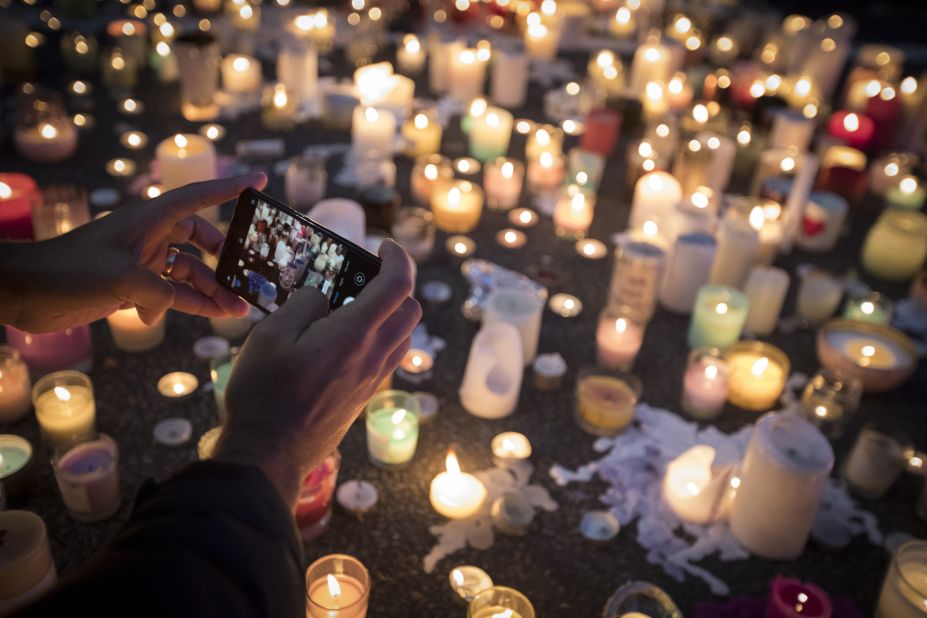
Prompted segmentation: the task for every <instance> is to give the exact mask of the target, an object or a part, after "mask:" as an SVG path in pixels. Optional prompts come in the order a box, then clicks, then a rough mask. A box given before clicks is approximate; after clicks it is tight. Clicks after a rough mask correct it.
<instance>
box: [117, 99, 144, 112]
mask: <svg viewBox="0 0 927 618" xmlns="http://www.w3.org/2000/svg"><path fill="white" fill-rule="evenodd" d="M119 111H120V112H122V113H123V114H125V115H126V116H138V115H139V114H141V113H142V112H143V111H145V105H144V104H143V103H142V102H141V101H139V100H138V99H133V98H132V97H128V98H125V99H123V100H121V101H120V102H119Z"/></svg>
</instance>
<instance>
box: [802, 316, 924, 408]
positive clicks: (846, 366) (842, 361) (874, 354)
mask: <svg viewBox="0 0 927 618" xmlns="http://www.w3.org/2000/svg"><path fill="white" fill-rule="evenodd" d="M817 351H818V358H819V359H820V360H821V364H822V365H823V366H824V367H827V368H828V369H835V370H837V371H840V372H842V373H844V374H846V375H848V376H851V377H854V378H856V379H858V380H859V381H860V382H861V383H862V386H863V389H864V390H865V391H866V392H883V391H886V390H890V389H892V388H894V387H896V386H898V385H899V384H900V383H901V382H903V381H904V380H905V379H907V378H908V377H909V376H910V374H911V371H912V369H913V368H914V366H915V364H916V362H917V354H916V352H915V350H914V345H913V343H911V340H910V339H908V337H907V336H905V335H904V334H903V333H901V332H900V331H898V330H895V329H893V328H891V327H888V326H882V325H879V324H872V323H870V322H860V321H857V320H834V321H833V322H829V323H828V324H826V325H825V326H824V327H822V329H821V330H820V331H819V333H818V346H817Z"/></svg>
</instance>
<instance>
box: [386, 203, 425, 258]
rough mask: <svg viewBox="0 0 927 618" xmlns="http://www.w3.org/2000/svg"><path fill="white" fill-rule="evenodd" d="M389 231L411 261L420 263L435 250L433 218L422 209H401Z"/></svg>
mask: <svg viewBox="0 0 927 618" xmlns="http://www.w3.org/2000/svg"><path fill="white" fill-rule="evenodd" d="M390 231H391V233H392V236H393V240H395V241H396V242H397V243H399V244H400V245H402V248H403V249H405V250H406V252H408V254H409V255H410V256H412V259H413V260H415V261H416V262H418V263H422V262H424V261H425V260H427V259H428V258H429V256H431V253H432V251H434V248H435V234H436V233H437V232H436V228H435V223H434V217H433V216H432V214H431V213H430V212H429V211H427V210H425V209H424V208H401V209H399V213H398V214H397V215H396V221H395V222H394V223H393V226H392V228H390Z"/></svg>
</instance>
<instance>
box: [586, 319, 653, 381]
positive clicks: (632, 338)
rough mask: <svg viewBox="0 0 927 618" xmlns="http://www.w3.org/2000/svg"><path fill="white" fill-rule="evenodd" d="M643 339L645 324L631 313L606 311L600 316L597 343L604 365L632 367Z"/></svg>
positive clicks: (625, 368)
mask: <svg viewBox="0 0 927 618" xmlns="http://www.w3.org/2000/svg"><path fill="white" fill-rule="evenodd" d="M643 341H644V326H643V325H642V324H641V323H640V322H638V321H637V320H635V319H634V318H633V317H632V316H631V314H630V313H628V312H613V311H605V312H603V313H602V315H601V316H600V317H599V326H598V328H597V329H596V333H595V343H596V350H597V351H598V355H599V362H600V363H602V364H603V365H605V366H607V367H614V368H617V369H623V370H628V369H630V368H631V366H632V365H633V364H634V359H635V358H637V353H638V351H640V349H641V343H642V342H643Z"/></svg>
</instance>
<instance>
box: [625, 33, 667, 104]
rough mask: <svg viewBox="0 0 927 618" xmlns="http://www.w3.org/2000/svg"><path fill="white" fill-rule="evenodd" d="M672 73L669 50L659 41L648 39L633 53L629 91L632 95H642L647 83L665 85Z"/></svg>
mask: <svg viewBox="0 0 927 618" xmlns="http://www.w3.org/2000/svg"><path fill="white" fill-rule="evenodd" d="M672 73H673V59H672V54H671V53H670V49H669V48H668V47H667V46H666V45H663V44H662V43H661V42H660V41H659V39H654V38H651V39H648V40H647V41H646V42H645V43H644V44H643V45H640V46H639V47H638V48H637V50H636V51H635V52H634V58H633V59H632V60H631V79H630V83H629V89H630V90H631V92H632V93H633V94H636V95H638V96H640V95H643V94H644V90H645V87H646V85H647V83H648V82H655V83H666V82H668V81H669V79H670V77H671V75H672Z"/></svg>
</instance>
